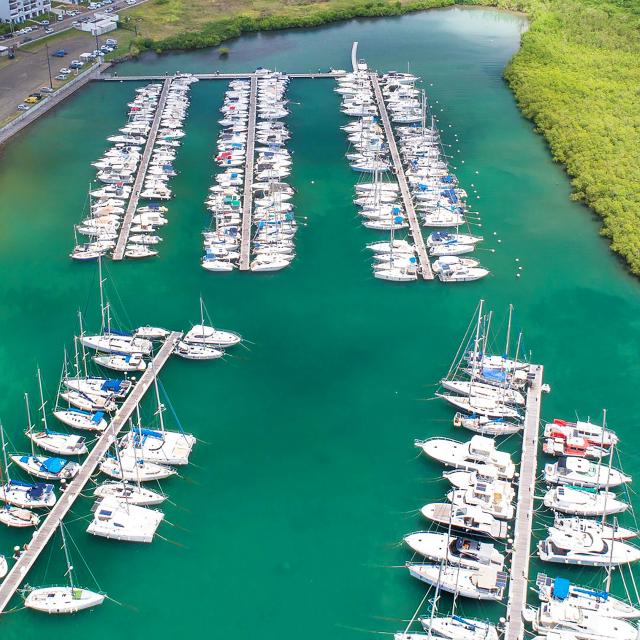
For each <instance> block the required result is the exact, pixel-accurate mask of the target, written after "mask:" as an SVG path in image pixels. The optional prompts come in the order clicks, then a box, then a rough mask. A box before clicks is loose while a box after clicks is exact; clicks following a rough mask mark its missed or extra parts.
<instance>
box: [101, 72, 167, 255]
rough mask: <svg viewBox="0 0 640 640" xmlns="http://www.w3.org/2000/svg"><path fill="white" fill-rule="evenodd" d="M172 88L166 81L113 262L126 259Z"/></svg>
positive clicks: (114, 251) (132, 190)
mask: <svg viewBox="0 0 640 640" xmlns="http://www.w3.org/2000/svg"><path fill="white" fill-rule="evenodd" d="M170 86H171V79H170V78H167V79H165V80H164V84H163V86H162V93H161V94H160V99H159V100H158V106H157V108H156V113H155V115H154V118H153V122H152V124H151V130H150V131H149V135H148V137H147V141H146V143H145V146H144V151H143V153H142V158H141V159H140V166H139V167H138V173H137V175H136V179H135V182H134V183H133V187H132V189H131V197H130V198H129V202H128V204H127V209H126V211H125V215H124V218H123V220H122V227H121V229H120V234H119V235H118V242H117V244H116V247H115V249H114V250H113V256H112V258H113V260H122V259H123V258H124V252H125V249H126V246H127V242H128V240H129V232H130V230H131V222H132V220H133V216H134V214H135V212H136V209H137V208H138V202H139V200H140V193H141V192H142V184H143V182H144V179H145V176H146V174H147V168H148V167H149V160H151V153H152V152H153V146H154V144H155V142H156V136H157V135H158V129H159V128H160V119H161V117H162V111H163V109H164V106H165V103H166V101H167V95H168V94H169V87H170Z"/></svg>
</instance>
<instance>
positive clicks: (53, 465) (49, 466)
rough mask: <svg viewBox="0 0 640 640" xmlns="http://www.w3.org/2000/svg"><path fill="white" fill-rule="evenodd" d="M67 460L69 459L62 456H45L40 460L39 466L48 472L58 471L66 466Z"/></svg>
mask: <svg viewBox="0 0 640 640" xmlns="http://www.w3.org/2000/svg"><path fill="white" fill-rule="evenodd" d="M36 460H37V458H36ZM68 462H69V461H68V460H65V459H64V458H45V459H44V460H41V461H40V466H41V468H42V469H44V470H45V471H47V472H48V473H60V472H61V471H62V470H63V469H64V468H65V467H66V466H67V464H68Z"/></svg>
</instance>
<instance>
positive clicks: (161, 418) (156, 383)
mask: <svg viewBox="0 0 640 640" xmlns="http://www.w3.org/2000/svg"><path fill="white" fill-rule="evenodd" d="M153 386H154V387H155V390H156V400H157V402H158V418H159V420H160V431H162V433H164V418H163V417H162V414H163V413H164V407H163V406H162V402H160V389H158V376H157V375H154V376H153Z"/></svg>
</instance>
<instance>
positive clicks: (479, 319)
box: [468, 299, 484, 400]
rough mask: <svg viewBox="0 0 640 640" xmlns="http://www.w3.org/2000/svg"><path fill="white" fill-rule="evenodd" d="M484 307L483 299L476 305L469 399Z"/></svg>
mask: <svg viewBox="0 0 640 640" xmlns="http://www.w3.org/2000/svg"><path fill="white" fill-rule="evenodd" d="M483 307H484V300H482V299H481V300H480V304H479V305H478V322H477V323H476V338H475V341H474V345H473V364H472V365H471V380H470V382H469V394H468V397H469V400H471V387H473V381H474V380H475V378H476V371H477V368H478V356H479V353H478V348H479V346H480V325H481V324H482V309H483Z"/></svg>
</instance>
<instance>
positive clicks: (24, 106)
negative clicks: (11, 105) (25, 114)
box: [18, 102, 29, 111]
mask: <svg viewBox="0 0 640 640" xmlns="http://www.w3.org/2000/svg"><path fill="white" fill-rule="evenodd" d="M28 109H29V105H28V104H25V103H24V102H21V103H20V104H19V105H18V111H27V110H28Z"/></svg>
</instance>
